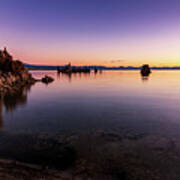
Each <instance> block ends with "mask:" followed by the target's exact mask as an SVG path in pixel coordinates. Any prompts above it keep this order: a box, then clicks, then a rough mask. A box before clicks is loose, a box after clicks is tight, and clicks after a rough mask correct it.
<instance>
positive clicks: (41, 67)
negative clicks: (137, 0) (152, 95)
mask: <svg viewBox="0 0 180 180" xmlns="http://www.w3.org/2000/svg"><path fill="white" fill-rule="evenodd" d="M24 66H25V67H26V68H28V69H29V70H56V69H57V66H53V65H52V66H51V65H32V64H24ZM58 67H60V68H63V67H65V65H64V66H58ZM72 67H78V66H72ZM81 67H82V68H90V69H95V68H97V69H101V70H140V69H141V67H134V66H119V67H107V66H81ZM151 69H152V70H180V67H179V66H175V67H151Z"/></svg>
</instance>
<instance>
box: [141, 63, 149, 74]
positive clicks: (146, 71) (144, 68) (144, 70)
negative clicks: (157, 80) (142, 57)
mask: <svg viewBox="0 0 180 180" xmlns="http://www.w3.org/2000/svg"><path fill="white" fill-rule="evenodd" d="M150 73H151V69H150V67H149V65H148V64H144V65H143V66H142V68H141V75H142V76H149V74H150Z"/></svg>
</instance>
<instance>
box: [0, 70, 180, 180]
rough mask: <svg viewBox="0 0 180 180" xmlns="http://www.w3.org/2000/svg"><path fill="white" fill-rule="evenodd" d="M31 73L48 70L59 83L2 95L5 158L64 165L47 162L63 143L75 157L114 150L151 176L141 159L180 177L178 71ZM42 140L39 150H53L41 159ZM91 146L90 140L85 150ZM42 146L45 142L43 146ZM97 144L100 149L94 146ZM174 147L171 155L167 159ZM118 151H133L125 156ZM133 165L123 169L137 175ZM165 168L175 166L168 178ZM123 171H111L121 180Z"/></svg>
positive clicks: (150, 166)
mask: <svg viewBox="0 0 180 180" xmlns="http://www.w3.org/2000/svg"><path fill="white" fill-rule="evenodd" d="M31 73H32V75H33V76H34V77H35V78H42V77H43V76H44V75H46V74H47V75H49V76H52V77H54V78H55V81H54V82H53V83H51V84H48V85H45V84H43V83H41V82H38V83H36V84H35V85H33V86H32V87H27V88H25V89H23V90H22V91H21V92H20V93H19V94H17V95H14V96H10V97H8V96H6V97H4V98H3V100H2V101H1V116H0V120H1V123H0V126H1V127H0V129H1V134H0V135H1V136H0V138H1V143H0V145H2V146H1V148H0V156H1V157H3V158H13V159H17V160H20V161H25V162H30V163H41V160H42V159H43V158H44V160H42V161H43V163H45V164H46V163H47V164H48V165H50V166H52V167H53V166H54V165H55V167H60V168H61V167H62V164H58V163H57V162H56V160H54V161H50V159H52V157H54V156H55V154H56V152H57V149H55V150H54V148H52V146H53V147H54V146H55V144H57V143H56V142H58V143H60V144H63V143H64V144H66V145H67V144H69V145H70V146H73V147H75V149H76V153H77V154H78V155H77V156H78V160H79V159H81V160H82V159H86V162H87V164H88V163H90V162H91V163H94V164H98V162H100V161H101V160H102V159H103V160H104V159H105V157H104V156H103V157H102V159H101V158H100V160H99V161H98V162H96V161H95V160H96V158H97V157H96V156H97V154H98V153H100V154H102V152H105V151H107V152H109V153H113V152H114V154H116V158H114V159H116V160H117V159H118V158H119V161H121V162H124V161H125V162H126V163H127V162H129V161H131V160H127V159H131V158H129V156H131V155H132V154H133V158H132V159H133V160H134V161H135V164H136V165H135V167H136V169H138V168H139V170H137V171H138V172H139V171H140V174H141V176H142V178H143V177H148V176H149V175H147V172H146V171H144V170H142V169H143V168H144V163H148V165H147V168H148V170H149V171H150V172H151V170H152V172H153V173H155V172H154V169H153V167H154V168H155V169H156V170H157V169H158V172H156V175H158V176H159V177H161V178H162V177H163V178H165V177H167V178H170V179H173V177H172V174H173V175H174V174H176V175H177V176H175V175H174V176H175V178H174V179H176V178H177V177H178V178H179V177H180V174H179V170H178V166H179V164H180V159H179V157H180V154H179V150H180V143H179V142H180V141H179V138H180V71H153V73H152V74H151V75H150V76H149V77H148V78H142V77H141V75H140V73H139V71H103V72H102V73H97V74H94V73H90V74H72V75H67V74H60V75H58V74H57V73H56V72H55V71H32V72H31ZM41 140H42V141H43V142H44V141H46V142H45V143H44V144H47V146H48V147H45V148H43V150H42V151H41V152H43V151H44V152H45V154H46V155H47V151H45V150H44V149H48V150H50V151H51V150H52V149H53V150H52V153H55V154H54V155H52V154H51V153H50V154H49V155H48V156H47V157H46V156H43V157H41V160H39V159H38V158H37V156H38V157H39V156H41V155H40V154H38V153H37V154H36V153H34V152H36V150H37V147H34V144H35V145H37V144H38V142H40V141H41ZM42 141H41V142H42ZM96 141H97V142H96ZM48 142H50V143H49V144H51V146H49V144H48ZM52 142H53V144H52ZM95 142H96V143H95ZM44 144H43V147H44V146H45V145H44ZM87 144H88V145H89V144H91V147H88V149H87V147H86V146H87ZM37 146H39V147H40V146H41V147H42V144H41V143H40V144H38V145H37ZM98 146H101V147H103V149H101V150H100V149H98V150H92V149H91V148H94V149H96V148H97V147H98ZM16 147H17V148H18V147H19V149H18V150H17V149H16ZM122 147H123V148H124V149H123V148H122ZM90 149H91V150H90ZM105 149H106V150H105ZM81 151H82V152H81ZM92 151H93V152H92ZM94 151H95V152H96V155H94V154H95V153H94ZM20 152H21V153H20ZM27 152H28V156H27V155H26V154H27ZM58 152H59V151H58ZM117 152H118V153H117ZM169 152H170V153H171V154H172V156H171V157H169V156H168V157H167V154H169ZM31 153H32V155H29V154H31ZM93 153H94V154H93ZM134 153H135V154H134ZM22 154H23V157H20V156H22ZM41 154H43V153H41ZM70 154H72V152H71V153H70ZM117 154H118V157H117ZM120 154H123V155H124V154H128V158H127V157H126V158H125V157H124V156H125V155H124V156H123V157H122V156H121V155H120ZM111 155H112V154H111ZM111 155H109V156H111ZM119 156H120V157H119ZM174 156H177V158H176V159H174ZM89 157H91V158H90V159H89ZM139 157H141V158H142V159H141V162H139ZM159 157H161V158H159ZM56 158H57V157H56ZM167 158H169V159H167ZM37 159H38V160H37ZM114 159H113V160H114ZM137 159H138V161H137ZM107 161H108V160H107ZM114 161H115V160H114ZM169 163H171V169H170V168H169V166H168V164H169ZM114 164H117V162H115V163H114ZM142 164H143V165H142ZM157 164H159V166H157ZM56 165H57V166H56ZM68 165H72V164H71V162H70V164H67V166H66V167H67V168H68V167H69V166H68ZM87 166H89V164H88V165H87ZM99 166H103V165H99ZM117 166H118V167H119V165H117ZM142 166H143V168H142ZM66 167H65V168H66ZM133 167H134V166H132V164H131V163H130V165H129V166H128V168H127V169H125V170H124V171H125V172H126V173H127V172H129V171H131V172H132V169H133ZM65 168H64V167H63V169H65ZM121 168H122V167H121ZM129 169H130V170H129ZM166 170H169V171H170V173H169V176H165V175H164V174H163V173H162V172H164V171H166ZM106 171H109V169H108V170H104V172H106ZM153 173H151V174H152V175H154V174H153ZM111 174H113V173H111ZM128 174H131V173H128ZM118 175H119V174H118ZM118 175H117V174H116V175H115V176H114V174H113V177H116V178H117V179H118ZM121 175H122V174H121ZM121 175H120V176H121ZM132 176H133V175H132ZM154 176H155V175H154ZM165 179H166V178H165Z"/></svg>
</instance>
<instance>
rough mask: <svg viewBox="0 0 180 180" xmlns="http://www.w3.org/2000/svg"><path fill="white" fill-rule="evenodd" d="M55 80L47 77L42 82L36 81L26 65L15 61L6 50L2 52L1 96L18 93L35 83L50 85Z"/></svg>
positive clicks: (0, 51)
mask: <svg viewBox="0 0 180 180" xmlns="http://www.w3.org/2000/svg"><path fill="white" fill-rule="evenodd" d="M53 80H54V79H53V78H51V77H49V76H45V77H44V78H42V79H41V80H37V79H34V78H33V77H32V75H31V73H29V72H28V70H27V68H25V67H24V64H23V63H22V62H21V61H19V60H14V59H13V57H12V56H11V55H10V54H9V53H8V52H7V50H6V48H4V50H0V94H1V95H2V94H6V93H11V94H12V93H16V92H17V91H18V90H19V89H21V88H22V87H24V86H27V85H33V84H34V83H35V82H38V81H42V82H44V83H50V82H52V81H53Z"/></svg>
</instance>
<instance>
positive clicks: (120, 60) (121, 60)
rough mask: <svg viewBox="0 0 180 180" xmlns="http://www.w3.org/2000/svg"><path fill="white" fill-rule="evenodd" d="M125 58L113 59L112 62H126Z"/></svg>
mask: <svg viewBox="0 0 180 180" xmlns="http://www.w3.org/2000/svg"><path fill="white" fill-rule="evenodd" d="M124 61H125V60H123V59H117V60H111V61H110V63H121V62H124Z"/></svg>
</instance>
